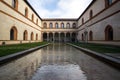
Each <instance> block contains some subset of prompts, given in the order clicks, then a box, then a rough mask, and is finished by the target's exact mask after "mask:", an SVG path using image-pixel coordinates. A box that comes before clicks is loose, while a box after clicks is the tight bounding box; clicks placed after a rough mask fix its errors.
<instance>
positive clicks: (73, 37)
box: [72, 32, 76, 42]
mask: <svg viewBox="0 0 120 80" xmlns="http://www.w3.org/2000/svg"><path fill="white" fill-rule="evenodd" d="M75 41H76V33H75V32H73V33H72V42H75Z"/></svg>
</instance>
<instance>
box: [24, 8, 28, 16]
mask: <svg viewBox="0 0 120 80" xmlns="http://www.w3.org/2000/svg"><path fill="white" fill-rule="evenodd" d="M25 17H28V8H27V7H26V8H25Z"/></svg>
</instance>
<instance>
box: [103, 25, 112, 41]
mask: <svg viewBox="0 0 120 80" xmlns="http://www.w3.org/2000/svg"><path fill="white" fill-rule="evenodd" d="M105 40H106V41H111V40H113V28H112V26H110V25H108V26H107V27H106V28H105Z"/></svg>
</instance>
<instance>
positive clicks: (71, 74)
mask: <svg viewBox="0 0 120 80" xmlns="http://www.w3.org/2000/svg"><path fill="white" fill-rule="evenodd" d="M41 50H42V61H41V67H40V68H39V69H38V71H37V73H36V74H35V75H34V76H33V77H32V80H86V77H85V75H84V74H83V71H81V69H80V67H79V65H76V64H75V61H74V60H73V58H74V55H75V54H74V53H75V50H76V49H75V48H71V46H67V45H66V44H59V43H58V44H51V45H49V46H47V47H44V48H43V49H41Z"/></svg>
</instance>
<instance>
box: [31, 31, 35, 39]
mask: <svg viewBox="0 0 120 80" xmlns="http://www.w3.org/2000/svg"><path fill="white" fill-rule="evenodd" d="M31 40H34V34H33V32H32V33H31Z"/></svg>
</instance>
